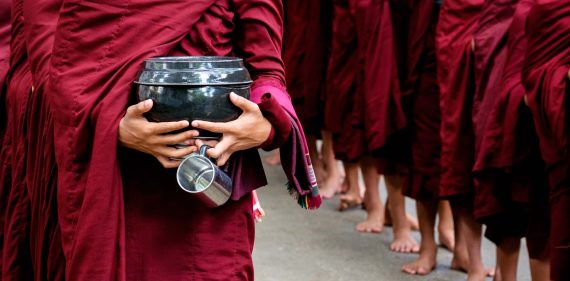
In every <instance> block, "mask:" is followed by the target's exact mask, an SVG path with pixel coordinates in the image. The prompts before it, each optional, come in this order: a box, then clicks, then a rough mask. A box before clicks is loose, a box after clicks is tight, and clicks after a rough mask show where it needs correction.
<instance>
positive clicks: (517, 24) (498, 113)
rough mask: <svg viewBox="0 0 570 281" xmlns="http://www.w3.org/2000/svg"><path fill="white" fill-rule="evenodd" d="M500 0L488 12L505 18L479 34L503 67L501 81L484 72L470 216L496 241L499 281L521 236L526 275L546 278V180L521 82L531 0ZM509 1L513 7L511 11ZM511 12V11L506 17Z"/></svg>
mask: <svg viewBox="0 0 570 281" xmlns="http://www.w3.org/2000/svg"><path fill="white" fill-rule="evenodd" d="M500 2H501V1H497V2H495V3H494V4H500V5H499V6H498V7H497V6H495V7H493V8H492V9H491V10H492V11H494V12H496V13H497V14H498V15H504V16H507V17H503V21H502V25H503V26H502V27H501V26H500V25H501V21H497V18H500V17H498V16H497V14H495V15H492V16H491V17H490V18H493V22H494V23H495V24H494V26H495V32H494V33H490V32H488V31H486V33H487V34H493V36H495V39H494V40H493V39H492V38H493V37H488V38H487V40H486V41H484V40H485V39H483V38H481V37H479V38H480V39H483V40H482V42H481V41H480V42H481V43H483V42H491V43H492V42H493V41H494V42H495V44H492V45H494V48H488V52H489V53H490V54H491V55H488V58H490V59H489V62H491V61H492V64H493V65H494V66H493V68H500V67H501V64H503V65H504V70H503V71H502V72H503V74H502V79H499V77H500V75H497V74H494V75H492V76H487V78H491V79H490V80H489V81H488V84H487V90H486V98H485V99H483V101H484V102H488V103H491V104H492V105H491V109H490V110H486V111H485V114H486V115H488V117H487V121H486V122H485V125H484V126H481V130H480V131H479V132H480V135H479V138H478V141H479V148H478V151H477V161H476V164H475V168H474V172H475V173H474V175H475V177H476V201H475V216H476V218H477V219H478V220H479V221H481V222H483V223H484V224H486V225H487V230H486V236H487V237H488V238H489V239H490V240H491V241H493V242H494V243H495V244H496V245H497V276H500V278H501V280H516V276H517V267H518V258H519V252H520V240H521V238H523V237H524V238H526V242H527V247H528V253H529V257H530V260H531V262H530V269H531V275H532V277H533V278H532V279H533V280H548V279H549V270H548V269H549V268H548V267H549V247H548V240H549V229H548V228H549V218H548V183H547V182H546V175H545V174H544V172H543V171H544V163H543V161H542V159H541V157H540V153H539V149H538V139H537V136H536V133H535V130H534V124H533V123H532V116H531V114H530V111H529V110H528V108H527V106H526V105H525V104H524V94H525V91H524V88H523V87H522V84H521V70H522V64H523V61H524V53H525V51H526V37H525V28H526V17H527V14H528V12H529V10H530V8H531V7H532V5H533V4H534V2H535V1H534V0H523V1H520V2H519V3H518V4H516V3H508V2H504V3H500ZM515 5H516V11H512V9H513V6H515ZM511 12H514V14H512V16H511ZM509 17H512V20H510V19H509ZM505 25H506V26H508V27H505ZM497 27H498V28H497ZM489 39H491V40H489ZM477 46H479V45H478V44H476V52H477V50H478V49H479V48H478V47H477ZM489 65H490V63H489ZM487 68H489V69H490V70H491V71H489V72H487V75H489V74H492V73H493V72H494V71H493V70H492V69H491V68H490V67H489V66H487ZM495 71H496V70H495ZM497 76H499V77H497ZM493 95H496V97H494V99H495V101H489V97H492V96H493ZM487 107H488V106H487Z"/></svg>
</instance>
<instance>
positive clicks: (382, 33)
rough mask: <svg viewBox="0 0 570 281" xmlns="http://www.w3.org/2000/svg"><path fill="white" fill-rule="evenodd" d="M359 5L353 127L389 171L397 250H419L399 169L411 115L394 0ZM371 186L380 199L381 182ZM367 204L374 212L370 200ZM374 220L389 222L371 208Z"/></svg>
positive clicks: (381, 168) (387, 178)
mask: <svg viewBox="0 0 570 281" xmlns="http://www.w3.org/2000/svg"><path fill="white" fill-rule="evenodd" d="M355 7H356V8H355V19H356V20H355V26H356V30H357V32H356V34H357V38H358V56H359V64H360V65H361V66H362V67H360V68H359V69H358V73H357V75H358V77H357V79H358V82H357V83H358V85H357V96H356V99H355V102H356V108H357V109H356V110H354V114H353V118H352V119H353V121H352V122H353V126H356V127H358V128H361V129H362V130H363V133H364V138H365V143H366V146H365V149H366V150H365V151H366V153H367V155H369V156H373V157H374V158H375V159H380V161H376V160H373V159H371V160H369V161H368V163H367V166H369V167H371V166H376V168H377V173H380V174H383V175H384V178H385V181H386V186H387V188H388V204H387V205H388V207H389V209H390V210H391V217H392V219H393V220H392V221H393V226H394V241H393V243H392V244H391V246H390V248H391V249H392V250H393V251H396V252H405V253H409V252H417V251H418V250H419V247H418V245H417V242H416V241H415V240H414V239H413V238H412V237H411V235H410V234H411V228H412V224H411V223H410V221H409V220H408V217H407V216H406V212H405V206H404V196H403V195H402V193H401V177H400V171H399V170H400V167H401V166H402V165H401V164H402V163H400V160H401V159H399V158H400V157H402V156H403V155H402V154H403V152H402V150H401V149H400V147H399V143H400V140H399V136H400V132H401V131H402V130H403V129H404V128H405V126H406V119H405V116H404V112H403V109H402V106H401V104H400V98H401V95H400V89H399V85H398V83H399V82H398V69H397V67H396V53H395V51H394V48H395V44H394V34H393V27H392V19H391V10H390V3H389V1H357V3H356V6H355ZM403 158H405V157H403ZM363 172H364V169H363ZM378 180H379V179H378ZM375 181H376V179H375ZM366 186H367V188H366V194H365V201H366V199H367V197H369V196H370V197H373V198H374V200H376V198H377V197H378V196H379V195H378V184H377V183H375V184H373V183H370V184H367V185H366ZM370 200H372V199H370ZM366 208H367V211H368V208H369V204H368V203H366ZM376 208H378V207H376ZM372 219H373V220H374V221H376V223H378V222H382V223H383V219H382V218H378V214H375V215H374V216H371V214H370V212H369V219H367V221H370V220H372Z"/></svg>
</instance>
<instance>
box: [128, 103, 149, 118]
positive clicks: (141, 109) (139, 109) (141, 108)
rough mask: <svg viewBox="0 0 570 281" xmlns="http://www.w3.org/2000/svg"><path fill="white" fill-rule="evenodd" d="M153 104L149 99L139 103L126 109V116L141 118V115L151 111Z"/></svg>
mask: <svg viewBox="0 0 570 281" xmlns="http://www.w3.org/2000/svg"><path fill="white" fill-rule="evenodd" d="M152 105H153V102H152V100H151V99H148V100H144V101H141V102H139V103H137V104H135V105H131V106H129V108H127V114H126V115H129V116H133V117H134V116H142V115H143V114H145V113H147V112H149V111H150V110H151V109H152Z"/></svg>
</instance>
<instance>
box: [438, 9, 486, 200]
mask: <svg viewBox="0 0 570 281" xmlns="http://www.w3.org/2000/svg"><path fill="white" fill-rule="evenodd" d="M483 4H484V0H445V1H444V2H443V5H442V7H441V13H440V18H439V23H438V30H437V34H436V48H437V51H436V54H437V68H438V69H437V78H438V83H439V85H440V91H441V92H440V108H441V118H442V123H441V134H440V135H441V141H442V149H441V182H440V195H441V196H453V195H460V194H468V193H472V192H473V182H472V178H471V170H472V169H473V162H474V154H475V136H474V131H473V122H472V105H473V97H474V95H475V93H474V89H475V83H474V75H473V53H472V50H471V39H472V38H473V32H474V30H475V28H476V26H477V21H478V19H479V15H480V12H481V9H482V7H483Z"/></svg>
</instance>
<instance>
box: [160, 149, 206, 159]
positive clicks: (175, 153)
mask: <svg viewBox="0 0 570 281" xmlns="http://www.w3.org/2000/svg"><path fill="white" fill-rule="evenodd" d="M196 150H197V148H196V147H195V146H187V147H179V148H175V147H168V146H159V147H157V148H156V149H155V151H156V153H157V154H158V155H159V156H162V157H166V158H170V159H182V158H185V157H186V156H188V155H190V154H192V153H194V152H196Z"/></svg>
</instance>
